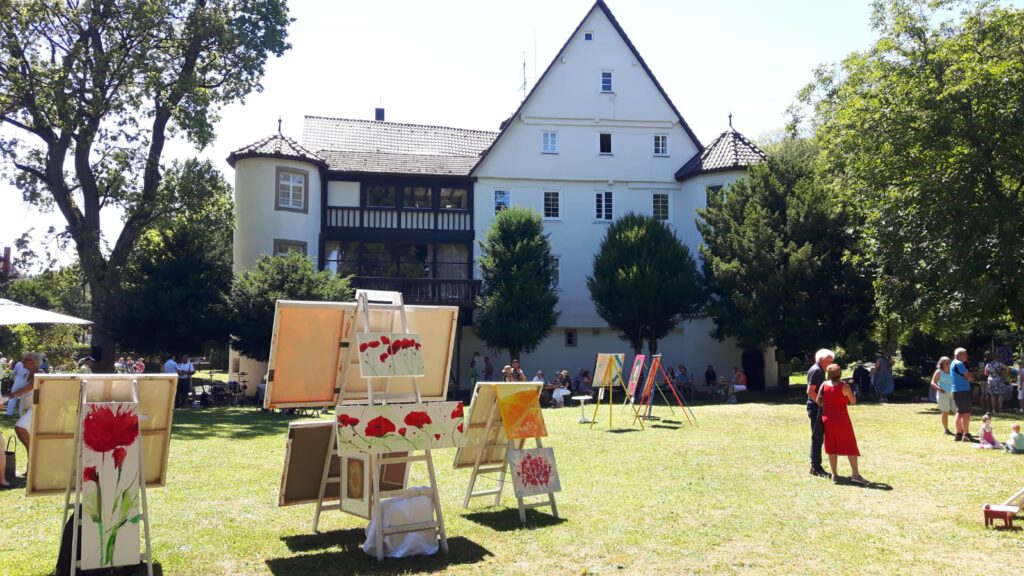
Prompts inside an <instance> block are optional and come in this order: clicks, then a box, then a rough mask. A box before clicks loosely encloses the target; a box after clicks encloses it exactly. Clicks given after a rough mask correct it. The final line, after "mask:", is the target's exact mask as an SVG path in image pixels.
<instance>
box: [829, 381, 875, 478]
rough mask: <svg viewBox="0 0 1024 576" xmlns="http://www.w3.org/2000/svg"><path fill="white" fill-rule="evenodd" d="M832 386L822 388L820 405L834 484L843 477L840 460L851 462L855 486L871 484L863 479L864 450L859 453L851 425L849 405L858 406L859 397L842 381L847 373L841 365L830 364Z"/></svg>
mask: <svg viewBox="0 0 1024 576" xmlns="http://www.w3.org/2000/svg"><path fill="white" fill-rule="evenodd" d="M825 375H826V376H827V377H828V380H829V381H828V382H826V383H825V384H823V385H822V386H821V391H820V392H819V394H818V405H819V406H821V407H822V416H821V422H822V424H823V425H824V427H825V453H827V454H828V464H829V466H831V467H832V481H833V482H836V483H838V482H839V474H838V473H837V471H836V465H837V464H838V463H839V457H840V456H846V457H847V458H849V459H850V469H851V470H852V472H853V475H852V476H850V480H851V481H852V482H853V483H854V484H861V485H864V484H867V483H868V481H867V480H865V479H864V477H863V476H861V475H860V472H859V471H858V469H857V457H858V456H860V450H858V449H857V437H856V436H855V435H854V433H853V423H852V422H850V414H849V412H847V411H846V406H847V405H848V404H856V403H857V397H856V396H854V394H853V390H852V389H851V388H850V386H849V385H847V384H846V383H845V382H843V380H842V375H843V369H842V368H840V367H839V365H838V364H830V365H829V366H828V368H826V369H825Z"/></svg>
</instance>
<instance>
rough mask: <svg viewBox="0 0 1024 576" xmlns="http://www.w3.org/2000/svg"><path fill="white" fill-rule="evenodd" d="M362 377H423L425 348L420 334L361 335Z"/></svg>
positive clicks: (361, 333)
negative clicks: (423, 349) (423, 350)
mask: <svg viewBox="0 0 1024 576" xmlns="http://www.w3.org/2000/svg"><path fill="white" fill-rule="evenodd" d="M356 342H357V343H358V348H359V374H360V376H362V377H363V378H386V377H390V376H423V375H424V374H425V373H426V368H425V367H424V364H423V352H422V350H421V348H422V345H421V343H420V335H419V334H405V333H402V332H386V333H381V332H357V333H356Z"/></svg>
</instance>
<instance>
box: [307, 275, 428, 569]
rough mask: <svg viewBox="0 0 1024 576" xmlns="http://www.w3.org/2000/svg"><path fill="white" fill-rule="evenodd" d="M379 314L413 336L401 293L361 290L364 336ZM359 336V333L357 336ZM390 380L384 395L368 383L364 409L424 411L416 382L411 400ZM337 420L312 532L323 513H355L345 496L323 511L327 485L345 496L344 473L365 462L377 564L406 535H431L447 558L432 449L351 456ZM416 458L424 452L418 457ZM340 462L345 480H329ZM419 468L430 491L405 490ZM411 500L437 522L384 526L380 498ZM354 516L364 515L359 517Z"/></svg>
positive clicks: (359, 309) (359, 300)
mask: <svg viewBox="0 0 1024 576" xmlns="http://www.w3.org/2000/svg"><path fill="white" fill-rule="evenodd" d="M379 312H384V313H385V315H387V316H389V320H390V324H391V328H392V329H394V328H395V323H396V322H395V321H396V320H397V321H398V324H399V325H400V330H401V332H402V333H404V334H409V327H408V320H407V316H406V310H405V305H404V302H403V299H402V294H401V293H400V292H382V291H374V290H358V291H357V292H356V318H357V322H358V319H359V318H360V317H361V318H362V321H363V330H362V332H363V333H369V332H370V331H371V330H370V317H371V315H373V314H375V313H379ZM357 333H358V331H357ZM346 348H347V349H346V350H345V352H344V356H345V359H344V360H343V361H344V362H345V365H348V360H347V357H348V355H349V354H351V352H352V348H354V346H352V345H351V343H349V346H347V347H346ZM392 378H393V377H392V376H384V377H382V378H380V379H383V380H384V386H383V391H378V390H377V389H376V388H377V387H376V386H375V382H374V380H376V379H377V378H374V379H368V382H367V402H366V404H367V405H368V406H370V407H383V406H386V405H387V404H388V403H389V402H390V403H399V402H412V403H414V404H416V405H417V406H420V407H424V408H425V407H426V405H425V404H424V403H423V400H422V396H421V394H420V389H419V385H418V384H417V383H416V380H415V377H413V381H412V394H411V395H410V394H402V393H392V392H391V390H390V385H391V380H392ZM344 397H345V385H344V384H343V385H342V389H341V393H340V398H342V399H344ZM341 408H343V406H342V405H339V406H338V409H341ZM338 426H339V424H338V420H337V418H335V420H334V422H333V424H332V432H333V433H332V439H333V441H332V445H331V449H330V450H328V451H327V455H326V461H325V465H324V471H323V476H322V478H321V481H320V495H319V498H318V499H317V504H316V511H315V512H314V516H313V530H314V531H316V530H317V527H318V525H319V521H320V512H321V511H322V510H332V509H340V510H342V511H344V512H349V513H355V512H353V511H352V510H351V509H349V508H348V507H346V506H345V497H344V495H342V497H341V500H340V502H339V503H338V504H333V505H324V504H323V499H324V493H325V491H326V488H327V485H328V484H332V483H339V484H340V490H341V491H342V492H343V493H344V491H345V490H346V488H347V487H346V484H345V482H346V479H347V478H348V473H346V471H347V469H348V467H349V466H354V465H355V464H354V463H353V462H358V461H361V462H363V464H361V466H364V468H363V472H364V474H365V472H366V470H367V469H368V471H369V474H368V479H367V480H368V481H364V486H366V487H367V488H368V490H367V495H368V496H369V510H368V514H367V515H366V518H367V519H370V518H377V519H378V520H380V521H378V522H374V523H373V525H374V530H375V536H376V538H375V541H376V542H377V544H378V545H377V549H376V556H377V560H383V559H384V537H385V536H391V535H396V534H404V533H408V532H419V531H424V530H430V531H432V532H433V533H434V535H435V536H436V537H437V539H438V540H439V542H440V548H441V550H443V551H444V552H445V553H447V552H448V536H447V534H446V533H445V527H444V516H443V514H442V512H441V500H440V496H439V494H438V490H437V477H436V475H435V473H434V460H433V457H432V456H431V453H430V448H429V447H425V448H423V449H422V450H415V451H414V450H410V451H408V452H384V453H373V452H369V453H367V452H355V453H352V452H347V451H343V450H341V449H340V446H339V440H338V438H339V435H338V433H339V429H338ZM415 452H421V453H419V454H416V453H415ZM335 456H337V457H338V458H339V460H340V461H341V462H342V465H341V470H340V472H341V474H340V475H339V476H331V475H330V463H331V459H332V458H333V457H335ZM415 462H422V463H424V464H425V465H426V467H427V477H428V479H429V487H427V488H407V487H406V485H407V478H408V466H409V465H410V464H412V463H415ZM394 467H401V470H402V472H401V476H402V478H401V481H400V482H388V481H387V478H388V474H387V471H388V470H389V468H394ZM411 496H426V497H428V498H430V501H431V503H432V505H433V514H432V516H433V518H432V519H431V520H430V521H426V522H415V523H411V524H403V525H397V526H388V527H384V522H383V521H382V519H381V515H380V514H381V507H380V502H381V499H382V498H398V497H411ZM355 514H356V515H360V516H361V514H358V513H355Z"/></svg>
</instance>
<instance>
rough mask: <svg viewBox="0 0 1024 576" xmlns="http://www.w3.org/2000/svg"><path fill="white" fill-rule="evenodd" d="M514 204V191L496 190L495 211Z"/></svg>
mask: <svg viewBox="0 0 1024 576" xmlns="http://www.w3.org/2000/svg"><path fill="white" fill-rule="evenodd" d="M511 205H512V193H511V192H509V191H508V190H495V191H494V213H495V214H497V213H498V212H501V211H502V210H504V209H505V208H508V207H510V206H511Z"/></svg>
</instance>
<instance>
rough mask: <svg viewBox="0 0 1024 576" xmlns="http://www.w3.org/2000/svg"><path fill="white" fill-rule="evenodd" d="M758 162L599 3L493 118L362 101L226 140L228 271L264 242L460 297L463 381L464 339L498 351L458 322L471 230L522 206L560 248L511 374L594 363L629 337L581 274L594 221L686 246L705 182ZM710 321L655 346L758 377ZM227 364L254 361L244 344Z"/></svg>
mask: <svg viewBox="0 0 1024 576" xmlns="http://www.w3.org/2000/svg"><path fill="white" fill-rule="evenodd" d="M730 124H731V122H730ZM763 159H764V153H763V152H761V151H760V150H759V149H758V148H757V147H756V146H755V145H754V144H753V143H751V142H750V141H749V140H748V139H747V138H745V137H744V136H743V135H742V134H739V133H738V132H736V131H734V130H733V129H732V127H731V125H730V126H729V129H728V130H726V131H725V132H723V133H722V134H721V135H720V136H719V137H717V138H716V139H714V140H713V141H712V142H711V143H709V144H708V145H707V146H704V145H702V144H701V142H700V141H699V140H698V139H697V137H696V135H695V134H694V133H693V131H692V130H690V127H689V126H688V125H687V124H686V121H685V120H684V119H683V117H682V115H681V114H680V113H679V111H678V110H677V109H676V107H675V105H673V103H672V100H671V99H670V98H669V96H668V94H666V93H665V91H664V89H662V87H661V85H660V84H659V83H658V80H657V79H656V78H655V76H654V74H653V72H652V71H651V70H650V69H649V68H648V66H647V64H646V63H645V62H644V60H643V58H641V56H640V54H639V52H637V50H636V48H635V47H634V46H633V44H632V42H630V40H629V38H628V37H627V36H626V33H625V32H624V31H623V30H622V28H621V27H620V26H619V23H618V22H617V21H616V20H615V17H614V16H613V15H612V13H611V11H610V10H609V9H608V7H607V5H605V3H604V2H603V0H598V1H597V2H596V3H595V4H594V6H593V7H592V8H591V9H590V11H589V12H588V13H587V15H586V17H585V18H584V19H583V21H582V22H580V24H579V26H577V27H576V30H574V31H573V33H572V34H571V35H570V36H569V39H568V40H567V41H566V43H565V45H564V46H563V47H562V48H561V50H560V51H559V52H558V54H557V55H556V56H555V59H554V61H552V62H551V64H550V65H549V66H548V68H547V69H546V70H545V71H544V74H543V75H542V76H541V77H540V78H539V79H538V81H537V83H536V85H535V86H534V87H533V89H532V91H530V93H529V94H528V95H527V97H526V99H525V100H523V102H522V103H521V104H520V106H519V108H518V109H517V110H515V111H514V112H513V113H512V115H511V116H510V117H508V118H507V119H505V120H504V121H502V122H501V123H500V130H499V131H498V132H489V131H481V130H465V129H460V128H450V127H442V126H426V125H417V124H405V123H395V122H387V121H385V119H384V110H383V109H377V111H376V118H375V119H374V120H360V119H346V118H326V117H319V116H306V117H305V122H304V125H303V130H302V140H301V143H300V142H297V141H296V140H294V139H292V138H289V137H286V136H284V135H282V134H280V133H278V134H274V135H271V136H269V137H267V138H265V139H263V140H260V141H259V142H255V143H253V144H250V145H248V146H245V147H243V148H240V149H238V150H236V151H234V152H232V154H231V155H230V156H229V157H228V163H229V164H230V165H231V166H232V167H233V168H234V170H235V202H236V211H237V218H238V222H237V227H236V230H235V239H234V267H235V272H236V273H237V272H239V271H241V270H244V269H245V268H247V267H250V266H252V265H253V264H254V263H255V261H256V260H257V258H259V257H260V255H262V254H281V253H285V252H289V251H300V252H302V253H304V254H306V255H308V256H309V257H310V258H312V259H314V260H315V261H316V263H317V265H318V266H319V267H320V268H321V269H328V270H333V271H337V272H338V273H339V274H344V275H351V276H353V285H354V286H355V287H360V288H372V289H384V290H397V291H400V292H402V293H403V294H404V297H405V301H406V303H409V304H443V305H458V306H459V307H460V308H461V312H460V325H461V326H460V333H459V336H458V338H457V343H456V348H455V352H454V354H455V355H456V357H455V359H454V361H453V372H454V374H453V377H454V378H456V380H457V381H458V383H459V387H461V388H463V389H465V388H468V387H469V385H470V384H469V376H468V364H469V362H470V360H471V359H472V358H473V356H474V353H479V354H480V358H479V359H478V362H480V361H482V358H483V357H484V356H490V357H491V359H492V361H493V363H494V365H495V373H496V375H497V376H500V371H501V367H502V365H504V364H506V363H507V362H508V358H505V357H504V355H502V354H501V353H499V355H497V356H496V355H495V353H494V352H493V351H488V350H487V349H486V347H485V346H484V344H483V343H482V342H481V340H480V339H479V338H478V337H477V335H476V334H475V333H474V331H473V309H474V307H475V304H474V299H475V297H476V295H477V294H478V292H479V290H480V280H479V270H478V268H477V266H475V263H474V262H475V258H476V257H477V255H478V254H477V252H478V242H479V241H481V240H482V239H483V237H484V235H485V234H486V231H487V229H488V227H489V226H490V225H491V221H492V219H493V217H494V214H495V213H496V212H497V211H499V210H501V209H502V208H504V207H507V206H522V207H527V208H531V209H533V210H536V211H537V212H539V213H540V214H541V215H542V216H543V221H544V227H545V230H546V232H547V233H548V234H549V236H550V239H551V244H552V247H553V252H554V254H555V256H556V257H557V258H558V289H559V310H560V311H561V318H560V320H559V322H558V325H557V326H556V327H555V328H554V329H553V330H552V332H551V334H550V335H549V336H548V337H547V339H546V340H545V341H544V342H543V343H542V344H541V345H540V346H539V347H538V348H537V349H536V350H535V351H534V352H532V353H529V354H524V356H523V358H522V365H523V368H524V370H526V371H527V376H528V377H531V378H532V376H533V372H534V371H536V370H543V371H544V373H545V376H546V377H548V378H550V377H551V376H552V375H553V374H554V372H555V371H556V370H561V369H567V370H569V371H570V372H571V373H573V374H575V373H576V371H577V370H578V369H580V368H587V369H589V370H593V368H594V360H595V355H596V354H597V353H598V352H625V353H626V354H627V359H626V361H627V366H628V365H629V364H630V363H631V362H632V358H631V352H630V350H629V345H628V344H627V343H626V342H624V341H623V340H621V339H620V338H619V335H618V333H617V332H616V331H615V330H613V329H610V328H609V327H608V325H607V324H606V323H605V322H604V320H602V319H601V317H600V316H598V315H597V312H596V310H595V308H594V304H593V302H592V301H591V300H590V296H589V292H588V291H587V288H586V277H587V275H588V274H590V273H591V270H592V266H593V257H594V254H595V253H596V251H597V249H598V246H599V244H600V242H601V239H602V238H603V236H604V234H605V231H606V230H607V227H608V224H609V223H610V222H612V221H613V220H615V219H616V218H618V217H620V216H622V215H624V214H626V213H629V212H637V213H642V214H648V215H652V216H654V217H656V218H660V219H663V220H665V221H666V222H668V223H669V224H670V225H671V226H672V227H673V228H674V229H675V231H676V234H677V235H678V236H679V238H680V240H682V242H683V243H685V244H686V245H687V246H688V247H689V249H690V251H691V253H692V254H693V255H694V257H695V258H699V256H698V254H697V249H698V246H699V244H700V242H701V238H700V235H699V233H698V231H697V227H696V224H695V218H696V210H697V209H698V208H700V207H703V206H704V203H705V199H706V191H707V189H708V188H713V187H720V186H725V185H727V184H729V183H731V182H733V181H735V180H736V179H738V178H742V177H744V175H745V174H746V169H747V167H749V166H750V165H752V164H754V163H757V162H760V161H761V160H763ZM711 328H712V322H711V320H710V319H707V318H705V319H698V320H694V321H689V322H686V323H684V324H681V325H680V326H678V327H677V328H676V330H675V331H674V332H673V333H672V334H671V335H669V336H668V337H667V338H666V339H664V340H662V341H661V343H660V344H659V351H660V352H661V353H662V354H663V355H664V358H665V361H666V362H669V363H671V364H672V365H673V366H674V365H676V364H678V363H685V364H686V365H687V367H688V368H689V369H690V372H691V374H695V375H696V377H697V379H700V378H701V375H702V374H703V372H704V369H705V367H706V366H707V365H708V364H713V365H714V366H715V368H716V369H717V371H718V374H719V376H726V375H728V374H730V373H731V367H732V366H736V365H740V364H741V356H742V363H743V365H744V367H745V369H746V370H747V372H748V375H749V376H750V380H751V384H754V385H756V384H758V383H760V382H763V381H765V380H767V381H768V382H774V380H775V378H776V363H775V362H774V358H773V357H771V358H765V357H764V356H763V355H762V354H760V353H753V352H747V353H746V354H743V353H742V351H740V350H739V349H737V347H736V346H735V344H734V343H732V342H729V341H726V342H718V341H716V340H714V339H713V338H711V337H710V335H709V332H710V330H711ZM769 355H770V354H769ZM231 369H232V370H233V371H235V372H237V371H239V370H242V371H246V372H248V373H249V374H253V375H255V374H262V373H264V372H265V366H264V365H261V364H259V363H256V362H255V361H251V360H249V359H246V358H233V360H232V362H231ZM765 372H767V373H765ZM481 376H482V373H481Z"/></svg>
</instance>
